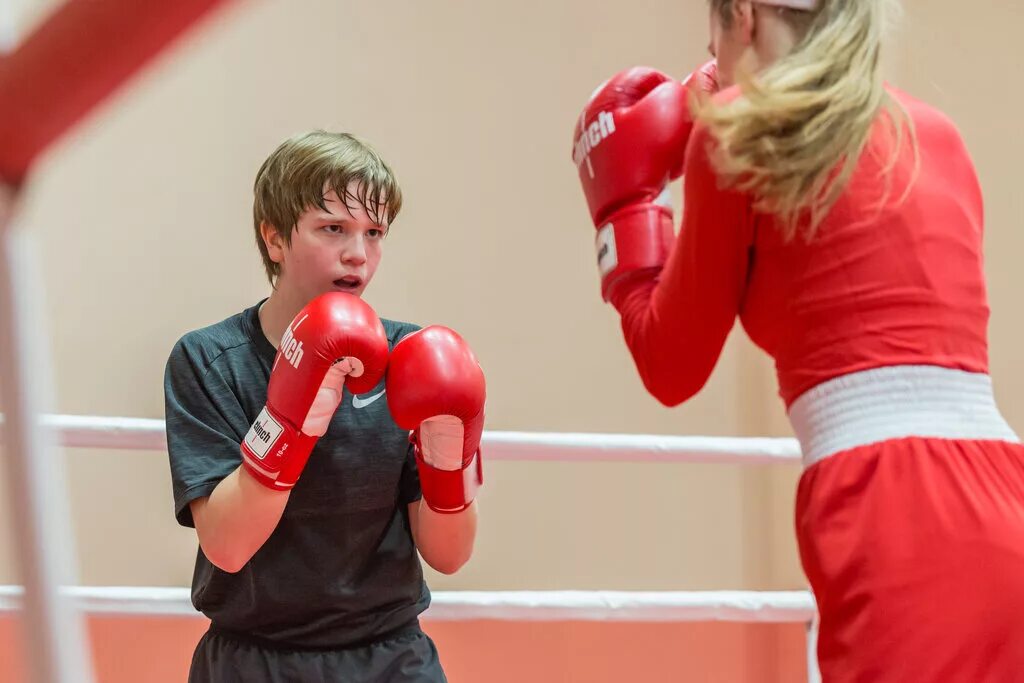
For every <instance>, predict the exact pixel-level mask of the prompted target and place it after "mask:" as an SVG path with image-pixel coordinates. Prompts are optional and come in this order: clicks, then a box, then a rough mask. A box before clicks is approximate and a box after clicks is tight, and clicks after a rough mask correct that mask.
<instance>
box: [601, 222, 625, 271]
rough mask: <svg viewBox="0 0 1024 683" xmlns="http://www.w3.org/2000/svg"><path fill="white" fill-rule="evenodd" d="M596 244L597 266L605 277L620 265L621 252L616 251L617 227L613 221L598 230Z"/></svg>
mask: <svg viewBox="0 0 1024 683" xmlns="http://www.w3.org/2000/svg"><path fill="white" fill-rule="evenodd" d="M596 246H597V268H598V270H599V271H601V277H604V276H605V275H607V274H608V273H610V272H612V271H613V270H615V267H616V266H618V265H619V254H618V252H616V251H615V227H614V226H613V225H612V224H611V223H606V224H605V225H604V227H602V228H601V229H600V230H598V231H597V242H596Z"/></svg>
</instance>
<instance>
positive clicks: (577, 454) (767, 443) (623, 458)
mask: <svg viewBox="0 0 1024 683" xmlns="http://www.w3.org/2000/svg"><path fill="white" fill-rule="evenodd" d="M41 423H42V424H43V426H44V427H47V428H50V429H54V430H56V431H57V434H58V440H59V443H60V444H61V445H63V446H66V447H68V448H111V449H127V450H146V451H165V450H167V438H166V435H165V433H164V421H163V420H156V419H147V418H134V417H96V416H91V415H44V416H42V418H41ZM2 424H3V423H2V418H0V425H2ZM481 446H482V448H483V451H484V453H485V456H484V457H485V458H486V459H487V460H489V461H497V460H533V461H538V460H543V461H548V462H553V461H562V462H566V461H570V462H627V461H628V462H679V463H718V464H723V463H724V464H759V463H760V464H770V463H799V462H800V446H799V444H798V443H797V441H796V439H788V438H768V437H717V436H655V435H649V434H592V433H587V434H584V433H559V432H497V431H487V432H484V436H483V443H482V444H481Z"/></svg>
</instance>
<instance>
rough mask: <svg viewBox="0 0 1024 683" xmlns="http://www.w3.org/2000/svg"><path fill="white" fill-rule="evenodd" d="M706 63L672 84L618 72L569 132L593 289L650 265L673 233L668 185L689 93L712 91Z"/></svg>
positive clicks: (663, 256)
mask: <svg viewBox="0 0 1024 683" xmlns="http://www.w3.org/2000/svg"><path fill="white" fill-rule="evenodd" d="M717 87H718V86H717V68H716V65H715V63H714V62H709V63H707V64H705V65H704V66H703V67H701V68H700V69H699V70H697V71H695V72H694V73H693V74H691V75H690V76H689V77H688V78H687V79H686V80H685V81H683V82H682V83H680V82H679V81H676V80H673V79H671V78H669V77H668V76H666V75H665V74H663V73H661V72H659V71H656V70H654V69H650V68H647V67H634V68H631V69H627V70H625V71H622V72H619V73H618V74H616V75H615V76H613V77H612V78H611V79H609V80H608V81H606V82H605V83H604V84H602V85H601V86H600V87H599V88H598V89H597V90H596V91H595V92H594V94H593V95H592V96H591V98H590V101H589V102H588V103H587V106H586V107H585V108H584V110H583V113H582V114H581V115H580V118H579V121H578V122H577V124H576V130H575V134H574V136H573V161H574V162H575V163H576V167H577V170H578V172H579V177H580V182H581V184H582V185H583V193H584V195H586V198H587V205H588V206H589V208H590V215H591V218H592V219H593V221H594V226H595V227H596V228H597V243H596V247H597V262H598V268H599V269H600V272H601V295H602V297H603V298H604V300H605V301H609V300H611V298H612V296H613V294H614V291H615V288H616V285H617V284H619V283H620V282H621V281H622V280H623V279H624V278H625V277H626V276H628V275H630V274H632V273H635V272H637V271H644V270H652V269H653V270H658V269H660V268H661V267H662V266H663V265H664V263H665V261H666V260H667V259H668V253H669V249H670V248H671V245H672V240H673V237H674V233H673V230H672V220H673V217H672V207H671V200H670V196H669V191H668V184H669V183H670V182H671V181H673V180H676V179H677V178H679V177H680V176H681V175H682V173H683V162H684V160H685V155H686V143H687V141H688V140H689V137H690V131H691V130H692V129H693V116H692V114H691V112H690V105H689V98H690V96H691V93H692V92H693V91H704V92H713V91H714V90H717Z"/></svg>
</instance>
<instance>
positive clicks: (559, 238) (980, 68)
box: [0, 0, 1024, 589]
mask: <svg viewBox="0 0 1024 683" xmlns="http://www.w3.org/2000/svg"><path fill="white" fill-rule="evenodd" d="M906 14H907V16H906V18H905V21H904V25H903V28H902V29H901V32H900V34H899V41H898V42H897V50H895V51H894V52H893V54H892V66H893V78H894V80H895V82H896V83H897V84H899V85H901V86H903V87H905V88H906V89H908V90H910V91H912V92H915V93H917V94H918V95H920V96H922V97H924V98H925V99H929V100H931V101H933V102H935V103H936V104H939V105H940V106H942V107H944V108H945V109H946V110H947V111H949V113H950V114H951V115H952V116H953V117H954V118H955V119H956V121H957V122H958V123H959V124H960V126H961V127H962V129H963V131H964V135H965V137H966V138H967V141H968V144H969V145H970V148H971V150H972V151H973V153H974V155H975V158H976V160H977V163H978V167H979V171H980V173H981V177H982V182H983V185H984V189H985V193H986V198H987V201H988V244H987V252H988V259H989V260H988V263H987V268H988V273H989V278H990V285H991V297H992V304H993V308H994V315H993V320H992V328H991V330H992V362H993V371H994V375H995V382H996V388H997V391H998V393H999V397H1000V400H1001V402H1002V405H1003V408H1004V410H1005V412H1006V414H1007V416H1008V418H1009V419H1010V420H1011V422H1012V423H1013V424H1015V425H1016V426H1017V427H1018V428H1020V427H1022V426H1024V403H1022V402H1021V401H1020V400H1019V399H1020V398H1022V397H1024V373H1022V371H1021V367H1020V364H1019V362H1018V361H1017V356H1016V353H1017V350H1018V349H1019V348H1021V346H1022V341H1024V328H1022V326H1021V324H1020V322H1019V316H1018V315H1017V310H1018V303H1019V302H1018V301H1017V299H1018V298H1019V296H1018V294H1017V292H1018V291H1019V290H1020V288H1021V283H1022V279H1021V278H1022V276H1021V273H1020V269H1019V268H1018V267H1017V264H1016V260H1017V254H1018V253H1019V252H1020V250H1021V247H1022V246H1024V236H1022V234H1021V231H1020V226H1021V223H1022V220H1021V219H1022V218H1024V209H1022V199H1021V192H1020V190H1019V188H1017V187H1016V185H1017V179H1018V178H1019V175H1020V174H1019V172H1018V170H1017V168H1016V163H1017V162H1016V160H1017V159H1019V158H1022V157H1024V136H1021V135H1020V133H1019V128H1018V126H1019V124H1018V122H1017V119H1018V116H1017V112H1018V111H1019V110H1020V105H1021V96H1020V94H1019V92H1017V91H1016V90H1014V89H1013V88H1011V87H1010V86H1009V83H1010V82H1012V81H1013V80H1014V79H1016V80H1017V81H1019V74H1020V73H1021V67H1022V66H1024V64H1022V63H1021V62H1022V58H1021V54H1022V51H1021V50H1020V48H1019V47H1018V46H1017V45H1018V43H1016V42H1015V41H1014V38H1016V36H1015V35H1011V31H1014V30H1015V29H1019V27H1020V26H1022V25H1024V22H1022V21H1021V20H1022V18H1024V17H1022V9H1021V7H1020V5H1019V3H1005V2H997V1H996V0H982V1H980V2H976V3H972V4H971V6H970V11H968V6H967V5H966V4H964V3H962V2H953V1H952V0H928V1H925V0H913V1H912V2H908V3H907V12H906ZM706 25H707V18H706V11H705V8H704V3H701V2H695V1H694V2H683V1H680V0H672V1H669V0H637V1H634V2H629V3H598V4H595V3H593V2H584V1H583V0H565V1H563V2H557V3H552V2H550V1H547V0H544V1H542V0H533V1H527V2H481V3H455V2H414V1H412V0H408V1H406V2H401V1H397V0H395V1H392V2H377V3H355V2H333V1H329V0H322V1H316V2H314V1H313V0H307V1H303V2H287V3H286V2H280V1H278V2H271V1H269V0H268V1H264V2H246V3H241V4H239V5H238V6H236V7H235V8H234V9H233V10H231V11H229V12H227V13H225V14H223V15H221V16H220V17H218V18H217V19H216V20H215V21H212V22H208V23H206V24H204V25H203V26H202V28H201V29H200V30H199V31H197V32H196V33H194V34H193V35H192V36H191V37H190V40H189V41H187V43H186V44H183V45H180V46H179V47H178V49H175V50H174V51H173V52H171V53H168V54H166V55H165V56H164V57H163V58H162V59H161V60H160V61H159V62H158V63H156V64H155V65H154V66H153V67H152V68H150V69H149V70H148V71H147V72H146V73H145V74H144V76H143V77H142V78H140V79H138V80H137V81H135V82H134V85H133V87H131V88H130V89H127V90H126V91H124V92H122V93H121V94H120V95H119V96H118V97H116V98H115V99H114V100H113V101H111V102H109V103H108V104H107V105H106V106H105V107H103V108H102V109H101V110H100V111H99V112H97V113H96V114H95V115H94V116H92V117H91V118H90V119H89V120H88V121H86V122H85V123H83V124H82V125H81V126H80V127H78V128H77V129H76V131H75V132H74V134H73V135H72V136H70V137H68V138H67V139H65V140H64V141H63V142H62V144H61V145H60V146H59V147H57V148H55V149H54V150H53V151H52V153H51V155H50V156H49V157H48V158H47V160H46V161H45V163H44V164H43V165H42V166H41V167H40V168H39V169H38V173H37V177H36V178H35V183H34V185H33V186H32V188H31V193H30V195H29V196H28V197H27V201H26V205H25V211H24V214H23V216H22V220H23V222H24V224H25V225H26V227H27V228H28V229H29V230H31V231H32V233H33V234H34V235H35V236H36V238H37V240H38V241H37V245H38V249H39V252H40V254H41V255H42V256H43V265H44V268H45V285H46V303H45V311H46V313H47V314H48V315H49V331H50V333H51V334H52V341H51V346H52V348H53V352H54V360H55V375H56V378H57V385H58V387H57V389H58V392H57V396H58V397H57V405H56V409H57V410H59V411H60V412H64V413H76V414H93V415H129V416H141V417H162V413H163V403H162V387H161V379H162V373H163V366H164V362H165V360H166V357H167V353H168V351H169V350H170V348H171V345H172V344H173V343H174V341H175V340H176V339H177V338H178V337H179V336H180V335H181V334H183V333H184V332H186V331H188V330H190V329H193V328H196V327H199V326H202V325H206V324H209V323H212V322H215V321H217V320H220V319H222V318H224V317H226V316H228V315H231V314H232V313H234V312H236V311H238V310H240V309H242V308H244V307H246V306H248V305H251V304H252V303H254V302H255V301H256V300H257V299H258V298H259V297H261V296H263V295H264V294H265V292H266V289H267V287H266V284H265V282H264V280H263V278H262V272H261V267H260V263H259V259H258V256H257V253H256V251H255V248H254V247H253V245H252V238H251V236H250V231H251V228H250V226H249V211H250V206H251V199H250V197H251V194H250V191H251V183H252V178H253V175H254V173H255V170H256V168H257V166H258V165H259V163H260V162H261V161H262V160H263V158H264V157H265V156H266V155H267V154H268V153H269V152H270V151H271V150H272V149H273V147H274V146H275V145H276V144H277V143H278V142H279V141H280V140H281V139H283V138H284V137H286V136H288V135H291V134H293V133H295V132H297V131H301V130H304V129H307V128H311V127H318V126H322V127H329V128H334V129H345V130H349V131H352V132H355V133H357V134H360V135H363V136H365V137H366V138H368V139H369V140H371V141H372V142H373V143H374V144H375V145H376V146H377V147H378V148H379V149H380V150H381V152H382V153H384V155H385V156H386V157H387V158H388V159H389V160H390V161H391V163H392V165H393V166H394V168H395V169H396V171H397V173H398V174H399V176H400V178H401V180H402V182H403V186H404V190H405V194H406V209H405V210H404V212H403V215H402V216H401V217H400V219H399V221H398V222H397V223H396V225H395V227H394V231H393V233H392V235H391V236H390V237H389V239H388V243H387V246H386V256H385V261H384V264H383V266H382V267H381V270H380V271H379V274H378V277H377V280H376V281H375V282H374V284H373V285H372V286H371V288H370V289H369V291H368V293H367V298H368V300H369V301H370V303H372V304H373V305H374V306H375V307H376V308H377V310H378V311H379V312H380V313H381V315H384V316H387V317H393V318H399V319H408V320H413V321H415V322H418V323H421V324H429V323H442V324H447V325H450V326H452V327H454V328H456V329H458V330H459V331H460V332H462V333H463V334H464V335H465V336H466V337H467V339H469V341H470V342H471V344H472V345H473V346H474V348H475V349H476V350H477V352H478V354H479V356H480V358H481V361H482V363H483V365H484V367H485V370H486V372H487V378H488V394H489V395H488V409H489V422H488V427H489V428H490V429H502V430H527V431H594V432H629V433H658V434H704V435H787V434H788V427H787V425H786V422H785V419H784V415H783V413H782V410H781V406H780V404H779V402H778V400H777V398H776V396H775V386H774V376H773V374H772V369H771V365H770V363H769V362H768V361H767V360H766V359H765V358H763V357H762V356H761V355H760V354H759V353H758V352H757V351H756V350H754V349H753V347H752V346H751V344H750V343H749V341H748V340H747V339H746V338H745V336H744V335H743V333H742V331H740V330H739V329H737V330H735V331H734V334H733V335H732V337H731V338H730V341H729V343H728V346H727V349H726V351H725V353H724V355H723V358H722V360H721V362H720V364H719V366H718V368H717V370H716V373H715V375H714V377H713V379H712V380H711V381H710V383H709V384H708V386H707V388H706V389H705V391H704V392H703V393H702V394H701V395H700V396H699V397H698V398H696V399H695V400H693V401H691V402H690V403H689V404H687V405H685V406H683V407H680V408H677V409H673V410H668V409H665V408H662V407H660V406H659V404H657V403H656V401H654V400H653V399H652V398H650V397H649V396H647V395H646V393H645V392H644V391H643V389H642V387H641V385H640V382H639V380H638V379H637V377H636V375H635V372H634V370H633V367H632V362H631V360H630V358H629V356H628V354H627V352H626V350H625V347H624V344H623V342H622V340H621V336H620V334H619V331H618V322H617V319H616V317H615V315H614V313H613V311H612V310H611V309H610V308H609V307H607V306H605V305H604V304H603V303H602V302H601V301H600V298H599V295H598V286H597V276H596V273H595V268H594V265H593V253H592V246H591V245H592V239H593V232H592V228H591V226H590V223H589V219H588V216H587V212H586V208H585V205H584V202H583V200H582V196H581V193H580V191H579V188H578V186H577V180H576V177H575V169H574V168H573V166H572V164H571V162H570V149H571V132H572V126H573V123H574V118H575V116H576V115H577V114H578V112H579V109H580V107H581V106H582V104H583V102H584V101H585V99H586V98H587V96H588V95H589V94H590V92H591V90H592V89H593V88H594V87H595V86H596V85H597V84H598V83H599V82H600V81H601V80H603V79H604V78H605V77H607V76H608V75H609V74H610V73H612V72H614V71H615V70H617V69H619V68H621V67H623V66H626V65H630V64H634V63H646V64H650V65H652V66H655V67H659V68H662V69H665V70H667V71H670V72H672V73H675V74H678V75H680V76H681V75H683V74H685V73H686V72H688V70H689V69H691V68H693V67H694V66H696V65H697V64H699V63H700V62H701V61H703V59H704V58H705V56H706V52H705V46H706V43H707V35H706ZM87 250H89V251H90V252H91V254H92V255H90V256H89V257H86V256H85V254H86V251H87ZM67 458H68V462H69V465H70V479H71V482H72V483H71V505H72V507H73V510H74V523H75V529H76V532H77V546H78V554H79V557H80V562H79V578H80V580H81V582H82V583H87V584H127V585H187V584H188V583H189V581H190V577H191V569H192V563H193V560H194V553H195V545H196V542H195V537H194V534H193V532H191V531H190V530H186V529H181V528H179V527H177V526H176V524H175V522H174V519H173V515H172V503H171V497H170V482H169V477H168V471H167V464H166V456H165V455H164V454H158V453H128V452H111V453H103V452H94V451H75V452H70V453H68V454H67ZM797 474H798V472H797V470H796V469H795V468H793V467H773V468H740V467H736V466H727V465H722V466H712V465H708V466H685V465H650V464H635V465H628V464H573V465H568V464H543V463H491V464H489V465H488V466H487V484H486V488H485V491H484V493H483V495H482V498H481V503H482V515H483V517H482V523H481V530H480V540H479V544H478V551H477V554H476V556H475V558H474V560H473V562H472V563H471V564H470V565H469V566H468V567H467V568H466V569H465V570H464V571H463V572H462V573H460V574H459V575H458V576H456V577H438V576H432V585H433V586H434V587H435V588H453V589H454V588H467V589H468V588H492V589H509V588H538V589H539V588H569V587H573V588H649V589H683V588H693V589H704V588H742V587H748V588H796V587H800V586H802V576H801V573H800V570H799V566H798V563H797V561H796V555H795V549H794V544H793V541H792V533H791V525H790V506H791V502H792V495H793V488H794V484H795V481H796V477H797ZM15 519H16V516H15ZM16 580H17V577H16V575H15V572H14V569H13V562H12V557H11V552H10V543H9V541H8V542H6V543H4V542H3V537H2V535H0V583H10V582H15V581H16Z"/></svg>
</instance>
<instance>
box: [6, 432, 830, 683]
mask: <svg viewBox="0 0 1024 683" xmlns="http://www.w3.org/2000/svg"><path fill="white" fill-rule="evenodd" d="M37 427H38V428H39V429H40V431H42V432H44V433H47V434H49V435H50V436H51V438H52V440H53V441H54V442H55V443H59V444H60V445H62V446H64V447H67V448H99V449H114V450H141V451H166V448H167V441H166V433H165V429H164V421H163V420H158V419H149V418H132V417H100V416H90V415H49V414H44V415H41V416H40V417H39V419H38V424H37ZM3 429H4V420H3V416H2V415H0V433H2V431H3ZM482 447H483V448H484V449H485V452H486V453H487V458H488V460H489V461H507V462H508V461H546V462H630V463H639V462H662V463H668V462H673V463H716V464H744V465H748V464H778V463H782V464H798V463H799V462H800V447H799V444H798V443H797V441H796V440H795V439H790V438H754V437H703V436H657V435H632V434H594V433H558V432H548V433H544V432H539V433H538V432H512V431H485V432H484V435H483V442H482ZM61 594H62V595H63V596H65V597H66V598H67V599H68V600H69V601H70V602H71V603H72V604H73V605H75V606H76V607H77V608H78V609H79V610H80V611H81V612H83V613H87V614H108V615H138V614H145V615H148V616H157V615H158V616H170V617H186V618H188V617H191V618H201V617H202V616H203V615H202V614H201V613H199V612H197V611H196V610H195V607H193V605H192V602H191V592H190V590H189V589H188V588H159V587H123V586H109V587H108V586H64V587H62V589H61ZM21 601H22V591H21V589H20V587H18V586H0V612H5V611H12V610H16V609H18V607H19V605H20V604H21ZM814 616H815V605H814V599H813V597H812V596H811V594H810V593H809V592H808V591H438V592H435V593H433V596H432V604H431V606H430V608H429V609H428V610H427V612H426V613H425V614H424V617H425V618H427V619H431V620H437V621H465V620H470V619H488V620H499V621H517V622H520V621H620V622H621V621H634V622H661V623H667V622H703V621H729V622H744V623H801V624H804V625H805V626H806V627H807V628H808V655H807V657H808V658H807V662H808V672H809V677H810V680H812V681H814V680H817V678H816V674H817V672H816V663H815V656H814V647H815V633H814V628H813V619H814Z"/></svg>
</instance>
